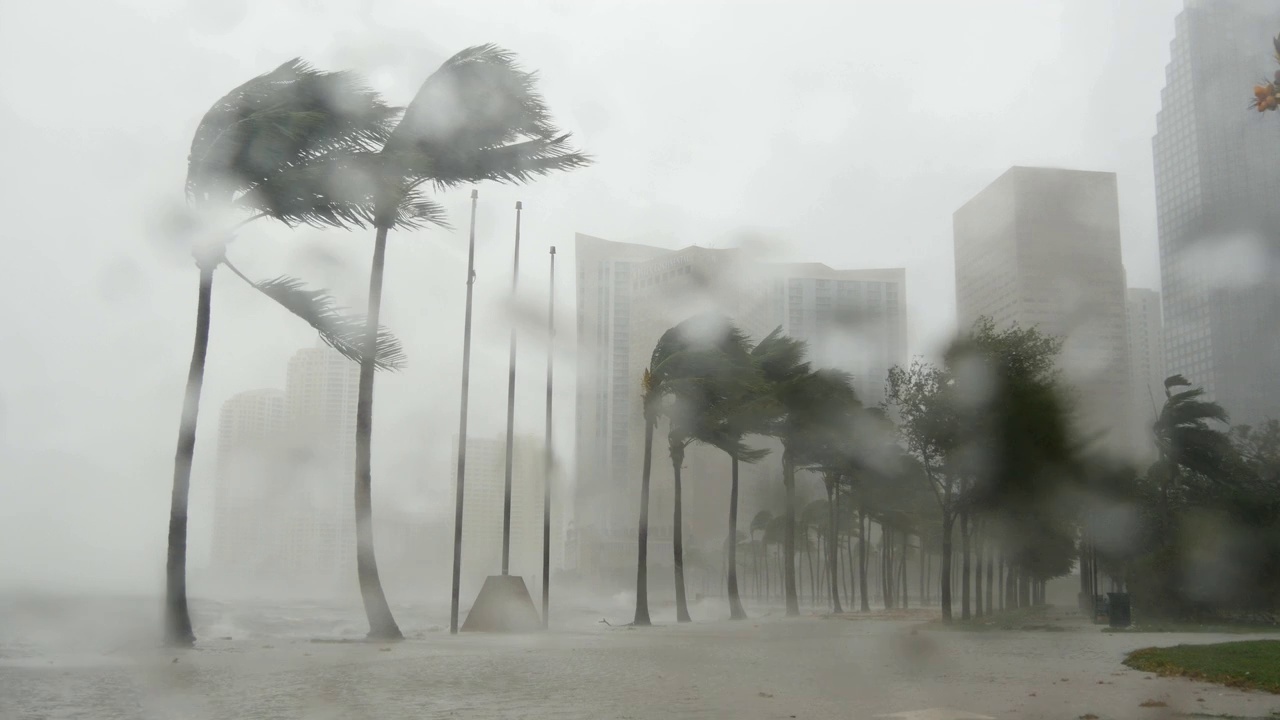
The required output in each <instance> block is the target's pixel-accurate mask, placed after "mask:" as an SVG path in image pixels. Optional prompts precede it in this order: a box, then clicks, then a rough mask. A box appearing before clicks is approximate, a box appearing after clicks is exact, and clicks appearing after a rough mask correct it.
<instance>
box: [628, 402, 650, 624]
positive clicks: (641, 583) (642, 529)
mask: <svg viewBox="0 0 1280 720" xmlns="http://www.w3.org/2000/svg"><path fill="white" fill-rule="evenodd" d="M653 426H654V421H653V420H650V419H648V418H646V419H645V423H644V469H643V470H642V471H641V473H640V522H639V523H638V524H639V531H638V532H639V535H638V536H637V539H636V544H637V545H638V550H637V552H638V554H639V555H638V557H637V559H636V617H635V619H634V620H632V621H631V624H632V625H639V626H641V627H648V626H649V625H651V624H652V623H650V622H649V474H650V473H651V472H652V470H653Z"/></svg>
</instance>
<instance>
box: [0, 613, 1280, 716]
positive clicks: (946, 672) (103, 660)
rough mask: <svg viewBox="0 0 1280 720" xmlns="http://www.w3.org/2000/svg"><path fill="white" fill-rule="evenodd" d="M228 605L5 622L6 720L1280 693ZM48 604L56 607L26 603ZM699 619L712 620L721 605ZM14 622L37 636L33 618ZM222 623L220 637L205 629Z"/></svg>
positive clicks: (1006, 648)
mask: <svg viewBox="0 0 1280 720" xmlns="http://www.w3.org/2000/svg"><path fill="white" fill-rule="evenodd" d="M230 607H231V606H227V607H221V610H219V606H211V605H208V604H205V605H202V606H200V607H198V608H197V617H198V618H199V619H198V625H199V626H200V627H199V630H200V632H201V637H202V638H209V639H205V640H202V642H201V643H200V646H199V647H198V648H197V649H195V650H191V651H181V652H171V651H169V652H166V651H161V650H158V649H156V648H154V646H149V645H148V643H149V642H150V641H149V640H147V639H145V633H143V634H140V635H139V636H138V637H137V638H136V641H135V642H132V643H129V642H125V643H124V644H123V645H118V646H117V647H114V648H108V647H106V645H104V644H103V643H104V642H105V641H108V640H110V641H111V642H114V643H119V642H120V641H121V640H122V639H124V638H122V637H121V636H119V635H118V634H117V636H115V637H112V636H111V632H110V630H111V628H115V629H116V630H117V631H120V630H127V629H128V628H129V625H128V620H127V619H128V618H131V617H133V616H132V614H131V613H135V612H138V610H139V608H137V607H133V609H132V610H130V611H129V613H125V612H122V611H120V610H119V608H116V610H115V611H114V612H113V611H110V610H106V609H104V610H103V612H102V613H100V614H99V616H98V620H99V624H98V626H97V627H98V633H97V634H96V635H93V634H92V633H88V632H87V631H86V629H87V628H90V627H94V621H93V618H91V617H81V618H75V617H72V618H71V619H69V620H67V623H66V627H65V628H64V629H65V630H66V631H67V632H68V633H73V632H75V631H79V632H80V633H81V636H80V637H79V638H78V640H77V639H73V638H72V637H70V635H66V636H61V637H58V636H53V635H50V634H49V630H48V628H45V631H46V634H45V635H43V636H40V637H28V638H27V640H26V642H25V644H23V642H22V641H21V638H18V637H16V636H15V635H13V634H12V633H11V630H12V628H13V626H12V625H7V627H8V628H9V629H7V630H3V632H4V633H6V634H5V635H3V636H0V717H3V718H5V720H9V719H10V718H23V719H24V720H25V719H27V718H31V719H35V718H42V719H43V718H86V719H87V718H93V719H95V720H97V719H100V718H101V719H116V718H120V719H124V718H128V719H133V718H146V719H151V718H155V719H157V720H159V719H162V718H163V719H166V720H168V719H170V718H191V719H193V720H205V719H208V720H213V719H215V718H216V719H218V720H225V719H227V718H299V719H303V718H305V719H307V720H312V719H314V720H322V719H323V720H337V719H339V718H341V719H343V720H347V719H356V718H369V719H370V720H399V719H401V718H415V719H416V718H430V717H442V718H508V717H509V718H557V719H560V718H583V719H587V718H674V717H688V718H782V719H788V718H855V719H861V718H875V717H901V718H922V719H923V718H930V719H932V720H960V719H961V718H974V719H980V718H997V719H1001V720H1003V719H1005V718H1010V719H1012V718H1054V719H1059V718H1079V717H1082V716H1086V715H1095V716H1097V717H1098V718H1163V717H1176V716H1177V715H1176V714H1175V713H1187V714H1189V713H1198V714H1201V715H1216V716H1228V717H1229V716H1236V717H1265V716H1267V715H1268V714H1269V713H1271V712H1272V711H1275V710H1278V709H1280V698H1278V697H1277V696H1272V695H1267V694H1262V693H1250V692H1242V691H1237V690H1232V689H1229V688H1222V687H1218V686H1212V685H1208V684H1205V683H1200V682H1193V681H1189V680H1183V679H1176V678H1155V677H1152V676H1151V675H1149V674H1147V673H1142V672H1137V671H1134V670H1130V669H1128V668H1125V667H1124V666H1122V665H1121V664H1120V661H1121V660H1122V658H1123V657H1124V654H1125V653H1126V652H1127V651H1129V650H1132V649H1135V648H1138V647H1144V646H1148V645H1153V644H1159V645H1166V644H1168V645H1172V644H1177V643H1184V642H1206V643H1207V642H1220V641H1222V640H1224V639H1246V638H1247V637H1248V636H1241V635H1234V636H1229V637H1225V638H1224V637H1223V636H1218V635H1207V634H1195V635H1176V634H1160V635H1138V634H1107V633H1102V632H1098V631H1097V630H1096V629H1095V628H1092V627H1084V626H1082V627H1081V628H1079V629H1077V630H1067V631H1034V630H1033V631H990V632H952V631H937V630H932V629H927V628H925V627H924V626H922V625H921V623H920V622H919V620H913V619H866V620H861V621H857V622H850V621H847V620H846V619H844V618H828V617H821V616H814V615H811V616H807V617H803V618H798V619H793V620H786V619H782V618H779V617H777V616H776V613H773V614H770V615H769V616H768V617H766V618H764V619H758V620H751V621H747V622H740V623H730V622H728V621H714V622H698V623H694V624H692V625H680V626H677V625H675V624H674V623H670V624H661V625H659V626H657V627H653V628H644V629H632V628H626V627H611V626H608V625H605V624H603V623H600V622H599V619H600V618H598V617H595V618H594V619H593V618H592V614H591V611H589V610H580V611H578V612H577V613H575V614H572V616H571V617H569V618H566V620H565V623H564V624H565V625H567V626H569V628H570V629H563V630H557V631H553V632H550V633H546V634H538V635H527V636H495V635H470V634H464V635H460V636H450V635H449V634H448V633H447V632H443V631H440V630H439V629H438V628H436V627H433V626H431V625H429V624H427V622H426V620H427V617H426V614H425V613H424V614H423V615H422V616H421V617H419V616H415V615H414V614H413V613H412V612H411V611H409V610H405V611H404V612H403V613H402V614H403V615H404V616H405V618H406V623H405V624H406V632H407V633H408V634H409V635H410V638H411V639H409V640H406V641H404V642H400V643H394V644H386V643H366V642H333V640H342V639H344V638H346V639H354V638H355V637H358V633H359V630H360V628H359V627H358V625H359V623H358V620H359V616H358V615H356V616H355V620H354V621H352V620H349V618H350V617H351V616H350V613H349V610H347V609H334V608H323V607H320V606H297V607H289V608H277V609H276V610H275V611H274V613H273V612H268V611H267V608H266V607H265V606H263V607H253V606H245V607H242V608H241V609H240V610H239V611H233V610H231V609H230ZM40 609H44V610H46V611H49V612H52V609H50V608H48V607H47V606H46V607H44V608H39V607H37V608H34V609H33V608H30V607H28V608H27V609H26V610H25V612H32V611H33V610H40ZM9 610H10V616H9V617H10V619H11V618H12V613H13V612H15V611H14V610H13V609H12V608H9ZM702 610H703V611H702V612H701V613H700V616H702V617H711V616H714V612H715V610H716V609H715V608H714V607H712V606H708V607H706V608H702ZM219 612H222V615H221V616H219V614H218V613H219ZM759 612H760V611H759V610H758V609H757V613H759ZM51 617H54V618H57V617H62V616H60V615H57V614H56V613H55V614H53V615H51ZM658 617H659V618H660V617H662V616H661V615H660V614H659V616H658ZM337 618H341V619H340V620H336V619H337ZM415 618H418V619H420V620H421V621H422V622H415V620H414V619H415ZM254 619H256V623H257V624H256V625H254V624H252V623H250V622H249V620H254ZM218 622H221V623H222V625H221V626H219V625H217V623H218ZM346 624H350V625H351V627H349V628H348V627H347V626H346ZM25 627H26V628H28V630H27V632H28V633H30V632H31V631H30V628H31V627H33V626H32V624H31V623H30V622H27V623H26V624H25ZM218 627H221V628H222V630H223V631H224V632H225V634H224V635H220V636H219V635H216V634H215V633H216V629H217V628H218ZM211 630H213V631H215V632H210V631H211ZM221 638H230V639H221ZM317 640H325V642H317ZM95 642H96V643H98V645H96V646H95V645H94V643H95ZM1144 704H1145V706H1144Z"/></svg>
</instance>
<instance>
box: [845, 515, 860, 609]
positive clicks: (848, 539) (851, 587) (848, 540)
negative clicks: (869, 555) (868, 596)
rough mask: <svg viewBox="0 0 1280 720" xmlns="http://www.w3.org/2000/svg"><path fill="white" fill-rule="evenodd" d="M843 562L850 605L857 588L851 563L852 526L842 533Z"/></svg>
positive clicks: (855, 576)
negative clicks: (847, 581) (847, 582)
mask: <svg viewBox="0 0 1280 720" xmlns="http://www.w3.org/2000/svg"><path fill="white" fill-rule="evenodd" d="M844 562H845V577H846V578H848V580H849V584H848V585H847V586H846V587H847V589H848V597H849V604H850V605H852V604H853V593H854V591H855V590H856V589H857V583H856V581H857V575H856V574H855V571H854V565H853V532H852V528H849V532H846V533H845V534H844Z"/></svg>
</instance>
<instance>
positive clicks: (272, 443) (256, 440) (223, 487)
mask: <svg viewBox="0 0 1280 720" xmlns="http://www.w3.org/2000/svg"><path fill="white" fill-rule="evenodd" d="M285 426H286V425H285V412H284V393H282V392H280V391H279V390H272V389H264V390H248V391H245V392H242V393H239V394H237V395H234V396H232V397H231V398H230V399H228V400H227V401H226V402H225V403H223V404H222V410H221V411H220V412H219V414H218V456H217V466H216V470H215V472H216V474H217V481H216V483H215V487H214V503H213V550H212V557H211V564H212V566H213V569H214V571H215V572H216V573H217V574H218V575H219V579H221V580H252V579H253V575H254V574H255V572H254V571H253V568H255V567H257V566H258V565H259V564H260V563H261V562H262V552H261V550H262V547H263V545H264V544H265V543H267V537H266V535H267V533H268V532H269V530H268V529H267V528H266V527H265V526H263V524H261V523H259V522H255V518H254V516H253V514H252V512H251V511H252V508H253V507H254V505H255V503H256V500H257V498H258V497H259V496H260V495H261V494H262V492H263V488H264V485H265V484H266V483H268V482H270V479H271V478H272V477H274V476H275V475H276V474H277V473H278V472H279V471H280V470H281V468H282V467H283V466H284V464H285V460H286V455H285V454H284V453H282V452H281V450H280V448H281V443H282V441H283V440H284V434H285Z"/></svg>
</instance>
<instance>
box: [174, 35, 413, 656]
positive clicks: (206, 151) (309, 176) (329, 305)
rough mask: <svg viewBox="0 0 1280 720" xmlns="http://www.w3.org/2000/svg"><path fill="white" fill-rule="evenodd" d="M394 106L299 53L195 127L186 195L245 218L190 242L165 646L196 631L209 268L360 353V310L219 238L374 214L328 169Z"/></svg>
mask: <svg viewBox="0 0 1280 720" xmlns="http://www.w3.org/2000/svg"><path fill="white" fill-rule="evenodd" d="M395 113H396V110H395V109H394V108H391V107H388V106H387V105H385V104H384V103H383V102H382V101H381V100H380V99H379V98H378V96H377V95H376V94H375V93H374V92H373V91H371V90H369V89H367V88H365V87H364V86H363V84H362V83H361V81H360V80H359V79H358V78H357V77H356V76H354V75H352V74H350V73H346V72H337V73H326V72H320V71H317V70H315V69H313V68H312V67H311V66H309V65H308V64H307V63H305V62H303V61H302V60H300V59H294V60H290V61H288V62H286V63H284V64H283V65H281V66H280V67H278V68H276V69H275V70H273V71H271V72H269V73H266V74H264V75H260V76H258V77H256V78H253V79H252V80H250V81H248V82H246V83H244V84H243V85H240V86H239V87H237V88H235V89H234V90H232V91H231V92H230V93H228V94H227V95H225V96H224V97H222V98H221V99H220V100H218V101H217V102H216V103H214V104H213V106H212V107H211V108H210V109H209V111H208V112H207V113H206V114H205V116H204V117H203V118H202V119H201V122H200V124H199V126H198V127H197V129H196V132H195V137H194V139H193V140H192V143H191V154H190V156H189V158H188V166H187V180H186V195H187V199H188V201H189V203H190V204H191V205H192V206H193V207H194V208H195V209H196V210H197V211H200V212H202V213H204V214H207V215H213V216H215V217H217V218H218V220H219V221H220V220H221V218H222V216H224V215H228V214H232V213H235V212H241V213H245V212H247V213H249V214H250V217H249V218H248V219H247V220H244V221H242V222H240V223H238V224H237V225H235V227H232V228H230V229H226V230H222V231H219V232H218V233H216V234H214V235H213V236H212V237H209V238H204V239H203V241H202V242H200V243H199V244H198V245H197V247H196V252H195V256H196V267H197V268H198V269H199V271H200V279H199V287H198V292H197V296H196V297H197V303H196V322H195V326H196V336H195V345H194V348H193V349H192V353H191V362H190V366H189V369H188V372H187V385H186V392H185V395H184V399H183V404H182V416H181V420H180V421H179V428H178V449H177V453H176V454H175V457H174V472H173V492H172V496H171V499H170V507H169V537H168V559H167V562H166V582H165V641H166V643H168V644H169V645H172V646H180V647H181V646H190V645H191V644H192V643H194V641H195V634H194V633H193V632H192V629H191V617H190V613H189V611H188V608H187V593H186V547H187V504H188V495H189V490H190V486H191V465H192V461H193V458H194V454H195V439H196V420H197V418H198V415H199V407H200V392H201V388H202V386H203V383H204V366H205V358H206V355H207V353H208V348H209V325H210V316H211V314H212V302H213V273H214V270H216V269H217V268H218V266H219V265H226V266H227V267H228V268H229V269H231V270H232V271H233V272H234V273H235V275H236V276H237V277H239V278H240V279H242V280H244V281H245V282H247V283H249V284H250V285H251V286H252V287H253V288H254V289H256V290H258V291H259V292H262V293H263V294H265V295H267V296H268V297H270V298H271V299H273V300H275V301H276V302H278V303H279V304H281V305H283V306H284V307H285V308H286V309H287V310H289V311H290V312H292V313H294V314H295V315H298V316H299V317H301V318H303V319H304V320H306V321H307V322H308V323H309V324H311V325H312V326H313V327H314V328H316V329H317V330H318V331H319V333H320V337H321V338H323V339H324V341H325V342H326V343H328V344H329V345H330V346H332V347H333V348H335V349H336V350H338V351H339V352H341V353H342V354H344V355H346V356H347V357H349V358H351V359H353V360H357V361H358V360H361V359H363V358H364V355H363V353H362V350H361V338H362V337H363V333H364V325H365V322H364V318H361V317H358V316H353V315H351V314H349V313H345V312H344V311H343V310H342V309H341V308H339V307H337V305H336V304H335V302H334V299H333V297H332V296H330V295H329V293H328V292H326V291H324V290H309V289H307V288H306V287H305V285H304V284H303V283H302V281H300V280H297V279H295V278H291V277H287V276H280V277H277V278H274V279H272V280H266V281H261V282H255V281H253V280H250V279H249V278H248V277H247V276H245V274H244V273H242V272H240V270H239V269H237V268H236V267H235V266H234V265H232V264H231V262H230V261H229V260H228V259H227V256H226V245H227V242H228V241H229V239H230V238H231V236H232V234H233V233H234V231H235V229H236V228H238V227H240V226H242V225H244V224H246V223H249V222H252V221H254V220H258V219H262V218H270V219H274V220H278V221H281V222H283V223H285V224H287V225H290V226H292V225H297V224H308V225H313V226H320V227H348V226H351V225H356V226H360V225H362V224H363V223H364V222H365V221H367V220H368V219H370V217H371V216H372V204H371V202H370V200H371V198H369V197H368V196H361V195H360V194H359V192H358V191H357V190H355V189H354V188H351V189H342V188H336V187H333V186H332V185H331V183H330V180H331V179H332V177H333V174H332V171H336V170H339V169H341V168H344V167H347V166H348V165H349V163H350V162H351V161H352V158H353V157H354V156H355V155H356V154H358V153H360V152H361V151H363V150H365V149H367V147H368V146H369V145H370V144H373V143H377V142H380V141H381V140H384V139H385V138H386V137H387V135H388V132H389V130H390V122H391V119H392V118H393V117H394V116H395ZM369 359H370V361H371V362H373V363H374V364H375V366H377V367H380V368H385V369H394V368H397V367H399V366H400V365H401V364H402V363H403V353H402V352H401V350H400V347H399V345H398V343H397V342H396V340H395V338H394V337H392V336H390V335H389V334H388V333H386V332H385V331H380V332H379V336H378V341H377V352H376V353H375V354H371V356H370V357H369Z"/></svg>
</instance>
